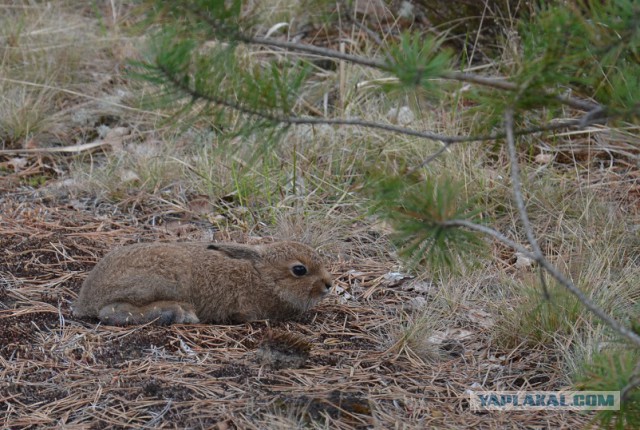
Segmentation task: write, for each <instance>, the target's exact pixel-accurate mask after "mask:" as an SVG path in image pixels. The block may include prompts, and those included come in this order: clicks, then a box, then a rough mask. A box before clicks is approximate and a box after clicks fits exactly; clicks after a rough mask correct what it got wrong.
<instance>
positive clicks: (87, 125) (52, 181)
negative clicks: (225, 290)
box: [0, 1, 640, 429]
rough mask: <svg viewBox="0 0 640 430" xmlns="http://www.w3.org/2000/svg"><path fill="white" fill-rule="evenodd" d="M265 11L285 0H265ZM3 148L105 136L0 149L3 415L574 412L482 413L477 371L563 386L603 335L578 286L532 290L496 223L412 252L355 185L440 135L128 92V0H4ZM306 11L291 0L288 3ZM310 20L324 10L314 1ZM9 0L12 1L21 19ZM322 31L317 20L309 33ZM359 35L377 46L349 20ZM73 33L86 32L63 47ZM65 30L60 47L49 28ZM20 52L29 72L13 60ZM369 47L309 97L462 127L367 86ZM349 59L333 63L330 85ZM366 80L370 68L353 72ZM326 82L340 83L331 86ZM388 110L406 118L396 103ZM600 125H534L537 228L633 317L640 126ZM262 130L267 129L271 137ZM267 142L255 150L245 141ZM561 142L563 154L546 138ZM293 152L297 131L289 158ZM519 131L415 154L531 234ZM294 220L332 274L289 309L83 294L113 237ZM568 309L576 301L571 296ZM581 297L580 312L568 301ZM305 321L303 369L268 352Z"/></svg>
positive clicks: (454, 130) (182, 236) (280, 233)
mask: <svg viewBox="0 0 640 430" xmlns="http://www.w3.org/2000/svg"><path fill="white" fill-rule="evenodd" d="M267 3H269V4H265V5H263V7H264V8H265V10H269V11H271V12H270V13H272V14H273V15H270V19H269V20H267V21H266V24H268V25H269V26H270V25H272V24H273V23H276V22H278V21H279V19H280V17H287V16H289V15H288V14H290V13H294V12H296V11H295V10H294V11H293V12H291V10H284V9H288V8H289V5H290V2H284V1H282V2H277V1H276V2H272V3H270V2H267ZM5 10H7V11H9V12H10V13H9V14H5V15H2V14H0V29H1V30H0V38H2V40H3V41H10V42H11V43H9V44H6V45H2V46H3V47H2V48H0V52H1V53H2V57H1V58H2V61H1V62H0V99H1V100H2V103H0V141H1V142H2V145H0V149H10V148H21V147H27V148H31V147H37V146H46V147H59V146H66V145H73V144H76V143H87V142H98V143H100V146H99V147H98V148H97V149H94V150H91V151H86V152H81V153H79V154H76V155H69V156H61V155H51V154H49V155H40V156H35V155H33V156H27V155H16V154H14V153H6V152H5V153H2V152H0V412H1V413H0V418H1V419H2V426H4V427H8V428H9V427H10V428H28V427H38V428H51V427H65V428H66V427H69V428H75V427H78V428H85V427H86V428H131V427H134V428H201V427H207V428H218V429H227V428H283V429H284V428H345V429H347V428H430V427H448V428H457V427H460V428H463V427H464V428H468V427H480V428H503V427H513V428H531V427H535V426H539V427H553V428H569V427H571V428H574V427H584V426H586V425H587V424H588V423H589V421H590V419H591V416H589V415H582V414H576V413H569V412H564V413H563V412H557V411H556V412H554V411H544V412H515V413H508V414H507V413H503V414H498V413H482V414H480V413H473V412H471V411H470V410H469V408H468V406H467V394H466V391H467V390H469V389H472V388H478V387H482V389H485V390H518V389H525V390H534V389H537V390H555V389H560V388H565V387H567V386H569V385H570V384H571V383H572V379H571V377H572V376H573V375H576V374H579V373H580V369H581V366H582V363H584V361H588V360H589V359H590V357H591V356H592V355H593V354H594V352H595V351H598V350H601V349H602V348H603V345H604V346H606V345H609V342H610V340H611V339H610V338H609V334H608V333H607V332H606V330H603V328H602V326H600V325H599V324H598V323H597V322H596V321H594V320H593V318H591V317H590V316H589V315H587V314H586V313H585V312H584V311H582V310H581V309H577V308H575V309H574V308H573V304H574V303H573V302H572V299H571V298H568V297H565V295H563V293H562V292H559V291H555V290H554V292H556V293H557V296H554V297H556V299H554V300H553V301H552V302H551V303H545V302H543V301H542V300H541V296H540V294H539V289H538V286H537V271H536V270H535V268H532V267H529V266H527V265H526V264H524V265H523V264H521V263H522V262H521V261H518V260H517V258H516V256H515V255H514V254H513V251H512V250H509V249H506V248H504V247H503V246H501V245H499V244H495V243H488V246H487V250H488V252H487V256H489V257H490V259H488V261H490V263H483V264H482V265H476V266H473V265H470V266H468V267H465V268H463V269H461V273H459V274H458V275H456V276H455V277H454V276H453V275H451V274H447V273H445V272H429V271H427V270H425V269H424V268H418V269H417V270H416V272H415V273H412V276H409V275H407V274H406V273H405V272H406V269H404V268H403V263H402V261H401V260H399V258H398V256H397V255H396V253H395V249H394V247H393V246H392V245H391V243H390V240H389V233H390V232H389V228H388V227H387V226H386V225H385V224H384V223H383V222H381V221H380V220H378V219H376V217H375V216H372V215H369V214H367V212H366V201H365V198H364V197H363V196H362V194H361V193H360V191H362V190H361V188H362V183H363V179H364V178H365V177H366V174H367V172H369V171H370V170H371V169H372V168H379V169H383V170H385V171H388V172H393V173H397V172H402V171H403V169H404V168H405V167H406V165H407V164H410V163H413V162H415V161H416V160H419V159H422V158H424V157H426V156H428V155H429V154H431V153H432V152H433V151H434V150H435V149H437V148H438V145H437V144H435V143H430V142H427V143H425V142H422V141H419V140H416V139H414V138H407V137H402V136H393V135H389V134H383V133H378V132H372V131H371V130H365V129H358V128H350V129H345V128H342V129H340V128H333V127H329V126H327V127H322V126H320V127H297V128H294V129H292V130H291V131H290V132H289V134H288V135H287V136H286V139H284V141H283V142H282V143H281V144H280V145H279V146H276V147H274V146H267V147H266V149H261V148H263V147H262V146H260V145H261V142H260V140H259V139H258V137H255V138H247V139H242V140H241V139H237V138H234V139H230V138H224V137H221V136H220V135H219V134H215V133H214V132H212V131H211V129H210V128H207V127H206V124H204V125H203V124H199V125H200V126H199V127H197V126H194V127H192V128H190V129H188V130H186V131H185V130H183V129H179V130H176V129H175V128H172V127H171V126H168V125H167V124H165V123H163V122H161V120H162V118H163V113H162V112H144V111H140V110H138V109H136V108H135V107H129V108H127V107H123V105H125V104H130V103H132V102H133V101H134V100H137V99H138V98H139V97H140V95H141V91H143V89H141V88H139V87H136V86H134V84H133V83H131V82H129V81H127V78H126V77H125V76H124V75H123V74H122V66H123V64H124V63H123V61H124V58H125V57H126V56H128V55H130V54H131V55H136V50H135V49H134V47H135V46H136V45H137V44H138V43H137V41H136V39H134V38H131V37H129V36H126V35H125V31H124V29H126V27H127V26H128V25H129V24H130V22H129V20H131V19H132V18H131V16H130V15H129V10H128V9H127V8H125V7H124V6H123V5H122V4H121V3H120V2H117V1H113V2H102V3H99V5H98V6H95V8H94V9H92V8H91V7H90V6H86V5H85V2H74V1H62V2H52V3H51V5H50V6H33V5H31V3H28V4H27V3H22V2H13V3H9V4H8V5H5V6H0V12H4V11H5ZM296 13H297V12H296ZM312 21H313V20H312ZM7 23H10V24H11V25H7ZM320 34H322V35H324V36H323V37H324V39H322V40H320V41H319V43H328V44H330V43H332V41H334V40H335V39H333V38H332V37H333V36H331V37H327V36H328V34H326V32H320V31H318V32H317V33H312V36H309V37H314V38H316V40H318V39H319V38H320V36H319V35H320ZM348 35H349V37H350V40H352V41H353V43H352V44H350V45H349V49H350V50H362V51H361V52H362V53H372V52H375V51H376V49H378V47H377V45H376V44H375V43H372V42H371V41H370V40H368V39H367V38H366V36H364V35H362V34H360V33H359V32H357V31H354V30H353V29H352V28H351V27H349V30H348ZM69 44H73V46H74V49H73V50H69V49H64V47H67V46H69ZM58 47H60V49H58ZM16 76H20V77H21V78H20V79H19V80H20V81H24V82H22V83H20V82H16V81H17V80H18V79H16ZM378 78H380V76H379V75H378V74H376V73H373V72H371V71H367V70H364V69H361V68H358V67H346V68H343V69H340V68H338V69H337V70H322V71H317V74H316V75H315V76H314V85H312V86H310V87H309V88H306V89H305V91H306V92H305V95H304V97H305V101H306V104H305V103H303V105H304V106H307V108H308V109H311V110H315V112H316V113H317V112H318V111H319V112H323V109H324V108H325V107H326V106H325V105H324V104H323V103H324V102H323V100H325V97H324V95H325V93H327V98H331V99H335V100H341V102H340V109H342V110H343V113H344V115H345V116H355V115H358V116H361V117H363V118H365V119H368V120H379V121H387V118H388V113H389V110H390V109H391V108H398V107H403V106H410V107H411V110H412V112H413V113H414V116H415V118H414V119H413V120H412V122H411V123H410V124H409V125H411V126H413V127H416V128H420V129H429V130H433V131H436V132H442V133H446V134H451V135H454V134H463V133H466V132H467V131H468V130H469V129H471V128H473V124H468V123H466V122H464V121H463V116H462V115H461V112H462V110H463V109H464V99H463V95H462V96H460V97H458V96H452V97H451V100H445V102H443V103H442V104H441V105H425V104H424V101H423V100H422V99H419V98H418V97H412V96H410V95H406V94H405V95H400V96H395V97H387V96H383V95H380V94H378V93H376V92H374V91H372V90H370V88H372V86H371V85H369V86H367V85H364V86H360V87H358V86H357V85H356V84H358V83H362V82H372V81H374V80H375V79H378ZM340 82H343V85H342V86H341V85H340ZM356 88H358V89H357V90H356ZM329 96H330V97H329ZM396 119H397V118H393V120H396ZM633 133H637V130H628V131H627V132H625V133H621V132H614V131H611V130H607V129H604V128H603V129H601V130H595V131H594V132H593V133H591V134H576V135H570V136H564V137H563V138H564V139H565V140H563V142H566V144H563V145H560V146H558V145H550V144H547V143H546V142H545V140H544V138H543V139H542V140H541V141H539V142H538V141H535V142H534V141H532V142H530V145H531V146H530V151H528V153H527V154H526V156H525V155H523V159H522V161H523V164H524V174H525V175H526V179H525V187H526V190H527V193H528V194H527V196H526V197H527V200H528V204H529V209H530V211H531V217H532V220H533V223H534V225H535V226H536V229H537V230H536V234H537V235H538V237H540V238H541V244H542V246H543V250H544V252H545V253H546V254H547V255H548V256H549V257H550V258H551V259H552V260H553V262H554V263H555V264H557V265H558V266H559V267H561V268H562V269H563V270H565V271H566V272H567V273H569V274H571V276H572V278H573V279H574V281H575V282H576V283H577V284H578V285H580V286H581V287H582V288H584V289H585V290H586V291H587V292H589V293H590V294H591V296H592V297H593V298H594V299H595V300H597V301H598V303H600V304H601V305H603V306H605V308H606V309H607V310H608V311H610V312H612V313H613V314H615V315H616V316H618V317H619V318H622V319H630V318H637V314H638V309H639V308H638V300H639V299H640V292H639V290H638V287H637V286H638V285H640V283H639V282H638V280H639V279H640V270H639V269H638V265H637V261H638V260H637V258H638V251H639V250H640V243H639V242H638V239H637V231H635V230H633V228H634V226H635V228H636V229H637V224H638V219H639V218H638V214H639V211H638V208H639V206H638V199H639V197H640V185H639V183H638V180H639V177H638V173H637V168H634V166H635V164H634V163H637V156H638V151H637V149H636V148H637V143H638V141H637V137H635V136H634V134H633ZM259 149H261V151H258V150H259ZM256 153H259V154H260V157H259V158H258V159H257V160H256V161H254V162H249V161H248V160H249V159H250V158H251V157H252V156H253V155H255V154H256ZM540 153H544V154H551V155H552V157H553V158H552V160H549V161H545V162H539V161H535V160H536V159H535V158H534V157H535V156H536V155H538V154H540ZM292 154H296V157H295V158H294V157H293V156H292ZM507 165H508V162H507V160H506V159H505V154H504V153H502V152H500V151H499V150H497V151H496V150H492V149H490V148H486V147H483V146H481V145H479V144H478V145H475V146H474V145H469V146H460V147H453V148H452V150H451V151H450V152H449V153H447V154H445V156H444V157H443V158H442V159H441V160H439V161H438V162H437V163H434V164H432V165H431V166H430V167H429V168H428V169H427V170H426V171H425V173H428V174H435V175H437V174H440V173H442V172H447V174H449V175H454V176H455V178H456V179H459V180H460V181H461V182H462V183H463V184H465V187H466V190H465V191H466V192H467V193H468V194H469V195H474V194H479V195H480V196H481V197H482V200H483V202H484V203H486V204H487V207H488V208H489V209H488V211H487V216H490V217H491V218H492V220H493V221H494V225H495V226H496V227H497V228H499V229H500V230H501V231H503V232H505V233H506V234H508V235H510V236H511V237H513V238H520V239H523V238H524V235H523V232H522V230H521V228H520V226H519V222H518V218H517V215H516V214H515V212H514V208H513V207H512V205H511V203H510V197H509V195H510V194H509V193H510V190H509V181H508V177H509V174H508V170H507V168H506V166H507ZM255 236H272V237H275V238H289V239H297V240H301V241H304V242H307V243H310V244H312V245H314V246H316V247H318V248H319V250H320V252H321V253H323V254H324V255H326V256H327V257H328V258H329V260H330V261H331V267H330V269H331V271H332V273H333V274H334V275H335V277H336V288H335V294H332V295H331V298H330V299H328V300H326V301H325V302H324V303H323V304H322V305H320V306H319V307H317V308H316V309H314V311H313V312H310V313H309V314H308V315H306V316H305V317H303V318H302V319H301V320H299V321H291V322H287V323H278V324H271V323H268V322H255V323H251V324H245V325H241V326H215V325H190V326H188V325H184V326H171V327H156V326H145V327H129V328H114V327H104V326H100V325H98V324H97V322H96V321H88V320H76V319H74V318H73V317H72V316H71V312H70V304H71V303H72V301H73V300H74V298H75V297H76V295H77V293H78V290H79V288H80V285H81V283H82V281H83V279H84V278H85V276H86V274H87V272H88V271H89V270H90V269H91V268H92V267H93V265H94V264H95V262H96V261H97V260H98V259H99V258H100V257H101V256H102V255H104V254H105V253H106V252H107V251H108V250H110V249H112V248H114V247H116V246H119V245H123V244H127V243H132V242H138V241H154V240H167V241H175V240H196V239H197V240H233V241H240V242H244V241H252V240H254V239H255ZM568 308H570V309H572V310H571V312H567V311H566V309H568ZM567 321H569V324H567ZM272 329H273V330H277V332H279V333H291V334H292V336H293V337H294V338H296V339H297V338H300V339H304V340H305V341H306V342H308V343H309V345H310V348H311V349H310V355H309V357H308V358H306V357H305V358H306V362H305V365H304V366H303V367H302V368H299V369H272V368H270V367H269V366H264V365H261V364H260V357H259V356H257V355H256V354H257V351H258V350H259V349H260V345H261V344H262V342H263V340H264V339H265V338H269V336H271V335H270V334H269V333H272V331H271V330H272Z"/></svg>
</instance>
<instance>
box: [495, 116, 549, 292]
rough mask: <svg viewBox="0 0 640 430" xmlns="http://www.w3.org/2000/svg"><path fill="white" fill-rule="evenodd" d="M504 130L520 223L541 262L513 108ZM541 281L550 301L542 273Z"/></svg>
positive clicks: (505, 117) (505, 119)
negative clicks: (526, 199)
mask: <svg viewBox="0 0 640 430" xmlns="http://www.w3.org/2000/svg"><path fill="white" fill-rule="evenodd" d="M504 128H505V133H506V138H507V148H508V150H509V160H511V189H512V190H513V197H514V199H515V201H516V207H517V208H518V214H519V215H520V221H522V226H523V227H524V231H525V234H526V235H527V241H528V242H529V244H530V245H531V248H533V255H535V257H536V260H540V259H541V258H543V255H542V250H541V249H540V246H539V245H538V241H537V240H536V237H535V235H534V234H533V229H532V227H531V222H530V221H529V214H528V213H527V208H526V207H525V204H524V199H523V197H522V185H521V184H520V166H518V152H517V151H516V139H515V136H514V133H513V108H511V107H509V108H507V110H506V111H505V112H504ZM540 281H541V283H542V291H543V294H544V298H545V299H546V300H549V298H550V296H549V289H548V288H547V283H546V282H545V279H544V275H543V274H542V272H541V273H540Z"/></svg>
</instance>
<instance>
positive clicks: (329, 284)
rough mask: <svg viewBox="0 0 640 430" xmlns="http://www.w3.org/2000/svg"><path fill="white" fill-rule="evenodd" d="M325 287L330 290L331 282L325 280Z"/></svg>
mask: <svg viewBox="0 0 640 430" xmlns="http://www.w3.org/2000/svg"><path fill="white" fill-rule="evenodd" d="M324 286H325V288H326V289H327V291H329V290H330V289H331V286H332V285H331V282H325V283H324Z"/></svg>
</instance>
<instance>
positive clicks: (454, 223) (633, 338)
mask: <svg viewBox="0 0 640 430" xmlns="http://www.w3.org/2000/svg"><path fill="white" fill-rule="evenodd" d="M440 225H441V226H443V227H464V228H467V229H469V230H474V231H477V232H480V233H484V234H486V235H488V236H491V237H493V238H495V239H497V240H499V241H500V242H502V243H504V244H506V245H508V246H510V247H512V248H513V249H515V250H517V251H518V252H521V253H522V254H523V255H525V256H526V257H527V258H530V259H532V260H534V261H536V262H537V263H538V264H540V266H542V268H544V269H545V270H546V271H547V273H549V274H550V275H551V276H552V277H553V278H554V279H555V280H556V281H558V282H559V283H560V284H561V285H562V286H564V287H565V288H566V289H567V290H569V292H571V294H573V295H574V296H576V298H577V299H578V300H579V301H580V302H581V303H582V304H583V305H584V306H585V307H586V308H587V309H588V310H589V311H591V313H593V314H594V315H595V316H596V317H598V318H599V319H600V320H601V321H602V322H604V323H605V324H606V325H608V326H609V327H610V328H611V329H612V330H613V331H615V332H616V333H618V334H619V335H621V336H622V337H625V338H627V339H628V340H629V341H630V342H631V343H633V344H634V345H636V346H640V336H638V335H637V334H636V333H635V332H633V331H632V330H630V329H629V328H627V327H625V326H624V325H622V324H621V323H620V322H618V321H617V320H616V319H614V318H612V317H611V316H609V315H608V314H607V313H606V312H605V311H604V310H602V309H601V308H600V307H599V306H598V305H596V304H595V303H593V302H592V301H591V300H589V298H588V297H587V296H585V295H584V293H583V292H582V291H581V290H580V289H579V288H578V287H576V286H575V285H574V284H573V282H571V280H569V279H568V278H566V277H565V276H564V275H563V274H562V273H561V272H560V271H559V270H558V269H557V268H556V267H555V266H553V265H552V264H551V263H549V261H547V259H546V258H544V257H538V256H537V255H536V254H534V253H533V252H531V251H529V250H528V249H527V248H525V247H524V246H522V245H520V244H519V243H517V242H514V241H513V240H511V239H509V238H508V237H506V236H505V235H503V234H502V233H500V232H499V231H497V230H494V229H492V228H489V227H486V226H483V225H480V224H475V223H473V222H470V221H466V220H449V221H445V222H442V223H440Z"/></svg>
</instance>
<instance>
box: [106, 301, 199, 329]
mask: <svg viewBox="0 0 640 430" xmlns="http://www.w3.org/2000/svg"><path fill="white" fill-rule="evenodd" d="M98 318H100V321H102V322H103V323H104V324H109V325H134V324H146V323H150V322H153V323H155V324H159V325H169V324H196V323H198V322H200V320H199V319H198V317H197V316H196V314H195V311H194V310H193V307H192V306H191V305H189V304H187V303H178V302H170V301H160V302H153V303H150V304H148V305H145V306H135V305H132V304H130V303H125V302H116V303H110V304H108V305H106V306H104V307H103V308H102V309H101V310H100V313H99V314H98Z"/></svg>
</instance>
